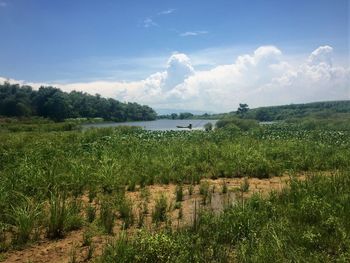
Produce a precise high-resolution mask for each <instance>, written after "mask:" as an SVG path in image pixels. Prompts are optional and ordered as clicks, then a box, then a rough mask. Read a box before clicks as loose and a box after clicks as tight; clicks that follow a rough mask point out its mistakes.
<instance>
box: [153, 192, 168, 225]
mask: <svg viewBox="0 0 350 263" xmlns="http://www.w3.org/2000/svg"><path fill="white" fill-rule="evenodd" d="M167 209H168V200H167V198H166V196H165V195H163V194H162V195H161V196H160V197H159V198H158V199H156V203H155V206H154V210H153V212H152V221H153V222H155V223H159V222H165V221H166V219H167Z"/></svg>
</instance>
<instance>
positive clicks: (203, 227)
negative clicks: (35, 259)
mask: <svg viewBox="0 0 350 263" xmlns="http://www.w3.org/2000/svg"><path fill="white" fill-rule="evenodd" d="M349 197H350V174H349V172H347V173H341V174H334V175H331V176H318V175H314V176H311V177H309V178H308V179H307V180H306V181H292V183H291V185H290V189H285V190H284V191H283V192H282V193H279V194H277V193H271V194H270V196H269V197H267V198H263V197H261V196H259V195H254V196H253V197H251V198H250V199H249V200H247V201H246V202H242V203H237V204H234V205H232V206H231V207H228V208H227V209H226V210H225V211H224V212H223V213H222V214H219V215H214V214H212V213H211V212H205V211H202V212H201V213H200V214H199V215H198V222H197V225H196V228H183V229H178V230H176V231H165V232H162V231H160V232H156V233H152V232H145V231H143V232H140V234H139V235H138V236H136V237H135V238H133V239H129V240H126V239H125V240H123V242H122V248H123V249H120V248H121V247H120V246H119V249H116V248H115V247H113V246H110V247H108V248H107V249H106V250H105V251H104V254H103V256H102V259H101V262H113V260H116V259H118V258H119V254H121V255H122V256H123V257H125V253H126V251H127V260H128V261H127V260H125V261H121V262H348V261H349V260H350V223H349V220H348V219H349V216H350V205H349V204H350V202H349V201H350V199H349Z"/></svg>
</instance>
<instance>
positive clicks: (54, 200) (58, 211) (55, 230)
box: [47, 192, 68, 238]
mask: <svg viewBox="0 0 350 263" xmlns="http://www.w3.org/2000/svg"><path fill="white" fill-rule="evenodd" d="M67 214H68V212H67V209H66V194H65V193H64V192H63V193H57V192H51V196H50V200H49V222H48V230H47V235H48V237H49V238H62V237H63V234H64V226H65V223H66V221H67Z"/></svg>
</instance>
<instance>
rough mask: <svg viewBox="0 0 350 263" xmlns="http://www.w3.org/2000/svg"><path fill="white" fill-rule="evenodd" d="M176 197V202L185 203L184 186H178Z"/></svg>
mask: <svg viewBox="0 0 350 263" xmlns="http://www.w3.org/2000/svg"><path fill="white" fill-rule="evenodd" d="M175 195H176V202H181V201H183V198H184V197H183V196H184V193H183V186H182V185H177V186H176V190H175Z"/></svg>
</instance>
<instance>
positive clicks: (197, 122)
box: [82, 119, 217, 131]
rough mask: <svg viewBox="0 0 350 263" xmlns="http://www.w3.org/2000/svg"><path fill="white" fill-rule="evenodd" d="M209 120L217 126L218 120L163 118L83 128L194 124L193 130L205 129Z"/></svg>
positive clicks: (157, 127)
mask: <svg viewBox="0 0 350 263" xmlns="http://www.w3.org/2000/svg"><path fill="white" fill-rule="evenodd" d="M208 122H210V123H212V124H213V126H215V123H216V122H217V120H168V119H161V120H155V121H134V122H99V123H88V124H83V125H82V127H83V129H87V128H105V127H116V126H138V127H142V128H144V129H146V130H150V131H170V130H179V131H180V130H189V129H183V128H177V127H176V126H188V125H189V124H192V130H204V125H205V124H207V123H208Z"/></svg>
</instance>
